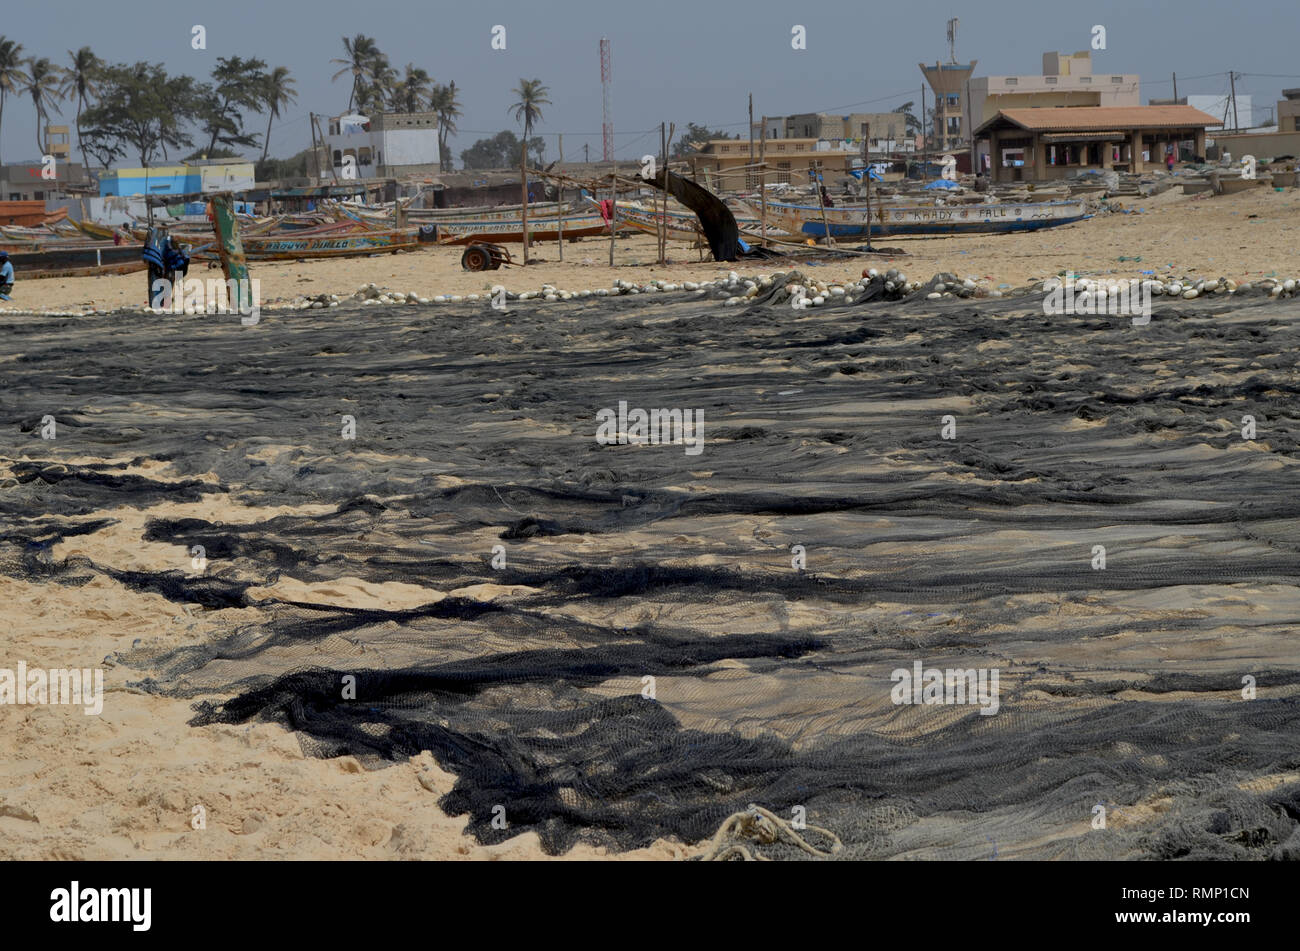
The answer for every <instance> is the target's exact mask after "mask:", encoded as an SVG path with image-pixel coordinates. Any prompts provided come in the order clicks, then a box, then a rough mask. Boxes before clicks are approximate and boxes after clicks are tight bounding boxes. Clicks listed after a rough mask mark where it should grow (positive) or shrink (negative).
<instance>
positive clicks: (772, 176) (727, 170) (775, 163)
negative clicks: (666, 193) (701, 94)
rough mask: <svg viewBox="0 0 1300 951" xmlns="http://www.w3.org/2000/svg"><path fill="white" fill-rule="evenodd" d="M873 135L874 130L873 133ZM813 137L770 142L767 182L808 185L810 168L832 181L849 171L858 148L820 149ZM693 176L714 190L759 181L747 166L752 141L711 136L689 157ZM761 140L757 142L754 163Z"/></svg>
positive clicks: (752, 185) (736, 188) (745, 187)
mask: <svg viewBox="0 0 1300 951" xmlns="http://www.w3.org/2000/svg"><path fill="white" fill-rule="evenodd" d="M873 135H874V133H873ZM817 145H818V140H817V139H813V138H798V139H777V140H775V141H769V142H768V143H767V152H766V156H767V181H768V184H772V183H775V182H786V183H792V184H795V185H806V184H808V182H809V181H811V179H810V178H809V177H808V173H809V170H810V169H820V170H821V172H822V176H823V181H825V182H827V183H831V182H833V181H834V180H835V179H837V178H839V177H840V176H842V175H847V174H849V169H851V168H852V167H853V160H854V159H856V158H858V156H859V152H858V150H856V149H824V148H823V149H819V148H817ZM689 158H690V164H691V177H693V178H694V179H695V180H696V181H697V182H699V183H700V184H701V185H704V186H705V187H706V188H709V189H712V190H713V191H715V192H726V191H747V190H749V189H753V188H757V187H758V185H759V176H758V169H756V168H746V166H747V165H749V164H750V162H749V142H748V141H747V140H744V139H712V140H710V141H709V142H706V143H705V144H704V145H703V146H701V147H700V148H699V149H698V150H697V151H696V152H695V154H694V155H691V156H690V157H689ZM757 162H758V143H757V142H755V143H754V163H755V164H757Z"/></svg>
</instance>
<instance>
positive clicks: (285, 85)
mask: <svg viewBox="0 0 1300 951" xmlns="http://www.w3.org/2000/svg"><path fill="white" fill-rule="evenodd" d="M297 98H298V93H297V92H296V91H295V90H294V81H293V80H292V79H291V78H290V77H289V70H288V69H286V68H285V67H284V66H277V67H275V69H273V70H271V71H270V72H269V73H267V74H266V77H265V80H264V82H263V86H262V107H263V109H265V110H266V138H265V139H263V141H262V161H263V162H265V161H266V154H267V152H268V151H269V150H270V148H271V122H272V121H274V120H275V119H279V118H280V107H281V106H287V105H289V104H290V103H292V102H294V101H296V100H297Z"/></svg>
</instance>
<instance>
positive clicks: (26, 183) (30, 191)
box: [0, 160, 91, 201]
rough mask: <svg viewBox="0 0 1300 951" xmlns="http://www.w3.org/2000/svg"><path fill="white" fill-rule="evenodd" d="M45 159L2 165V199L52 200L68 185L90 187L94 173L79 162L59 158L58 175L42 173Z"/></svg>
mask: <svg viewBox="0 0 1300 951" xmlns="http://www.w3.org/2000/svg"><path fill="white" fill-rule="evenodd" d="M45 168H46V166H45V164H44V163H43V162H19V163H18V164H16V165H4V166H0V199H2V200H4V201H49V200H50V199H53V198H55V197H56V196H58V195H61V194H63V193H64V191H65V190H66V189H69V188H73V189H77V188H89V187H90V184H91V179H90V176H89V175H88V174H87V172H86V169H85V167H84V166H82V165H81V163H79V162H65V161H62V160H59V161H56V162H55V164H54V178H53V179H49V178H45V177H43V175H42V172H44V170H45Z"/></svg>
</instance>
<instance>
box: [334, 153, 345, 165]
mask: <svg viewBox="0 0 1300 951" xmlns="http://www.w3.org/2000/svg"><path fill="white" fill-rule="evenodd" d="M334 167H335V168H342V167H343V153H342V152H340V151H339V150H338V149H335V150H334Z"/></svg>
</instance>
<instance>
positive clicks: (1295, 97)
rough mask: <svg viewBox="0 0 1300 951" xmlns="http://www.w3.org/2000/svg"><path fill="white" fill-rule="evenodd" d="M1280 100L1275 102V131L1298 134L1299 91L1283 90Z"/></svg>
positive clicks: (1299, 126) (1299, 130)
mask: <svg viewBox="0 0 1300 951" xmlns="http://www.w3.org/2000/svg"><path fill="white" fill-rule="evenodd" d="M1282 96H1283V98H1282V99H1279V100H1278V101H1277V131H1278V132H1300V125H1297V124H1296V120H1297V119H1300V89H1283V90H1282Z"/></svg>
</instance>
